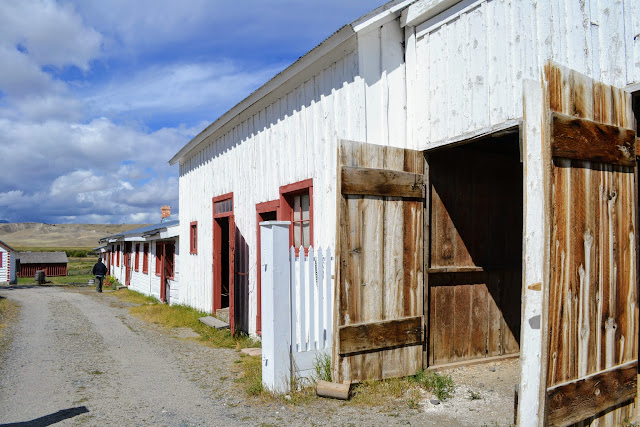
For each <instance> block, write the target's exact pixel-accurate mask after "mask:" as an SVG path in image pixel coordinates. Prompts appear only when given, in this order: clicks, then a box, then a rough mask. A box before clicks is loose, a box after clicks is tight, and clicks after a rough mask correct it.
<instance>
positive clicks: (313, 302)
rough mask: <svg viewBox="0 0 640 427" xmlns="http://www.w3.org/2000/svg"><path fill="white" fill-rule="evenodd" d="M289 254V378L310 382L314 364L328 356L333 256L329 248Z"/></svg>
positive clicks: (331, 315) (293, 251) (330, 330)
mask: <svg viewBox="0 0 640 427" xmlns="http://www.w3.org/2000/svg"><path fill="white" fill-rule="evenodd" d="M299 254H300V256H296V254H295V249H294V248H293V247H291V248H290V250H289V264H290V268H291V273H290V278H291V279H290V286H291V287H290V293H289V295H290V300H291V357H292V360H293V366H292V374H294V375H297V376H298V377H299V378H312V377H313V374H314V373H315V364H316V361H317V360H319V359H321V358H322V357H324V355H325V354H329V355H330V354H331V336H332V332H333V279H332V272H333V255H332V253H331V248H327V249H324V250H323V249H318V250H314V248H313V247H310V248H309V251H308V254H306V255H305V250H304V248H300V249H299Z"/></svg>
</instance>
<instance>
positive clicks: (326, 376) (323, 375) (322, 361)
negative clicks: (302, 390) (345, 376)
mask: <svg viewBox="0 0 640 427" xmlns="http://www.w3.org/2000/svg"><path fill="white" fill-rule="evenodd" d="M313 365H314V366H313V367H314V368H315V370H316V378H317V379H318V380H322V381H328V382H331V355H330V354H323V355H320V356H316V360H315V363H314V364H313Z"/></svg>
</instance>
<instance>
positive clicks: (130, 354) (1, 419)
mask: <svg viewBox="0 0 640 427" xmlns="http://www.w3.org/2000/svg"><path fill="white" fill-rule="evenodd" d="M0 296H3V297H7V298H10V299H13V300H14V301H17V302H18V303H19V304H20V306H21V311H20V315H19V318H18V320H17V321H16V322H15V323H14V324H13V325H12V326H10V328H9V332H8V336H9V337H10V338H11V340H10V342H8V344H7V345H5V347H6V348H4V350H3V352H2V354H0V357H1V358H2V359H1V362H0V423H4V424H1V425H23V426H24V425H51V424H54V423H59V424H56V425H127V426H129V425H140V426H144V425H167V426H185V425H212V426H218V425H234V426H236V425H252V426H253V425H353V426H360V425H380V426H393V425H433V426H464V425H473V426H482V425H490V426H494V425H508V423H509V421H510V420H511V419H512V417H513V415H512V414H513V412H512V409H511V408H513V400H512V397H513V396H512V394H513V383H512V379H513V378H512V377H513V375H514V372H517V363H515V364H514V363H513V362H511V364H509V363H507V364H505V365H504V366H498V368H497V371H496V368H495V365H493V367H491V369H493V370H492V371H490V372H489V371H488V369H489V367H488V366H487V365H482V366H484V368H483V367H475V368H473V369H475V371H474V370H473V369H472V370H469V371H466V370H457V371H456V372H453V373H452V375H453V376H454V379H456V378H457V379H456V383H457V384H459V383H458V381H463V382H464V381H466V380H465V378H466V379H467V380H469V381H467V382H468V383H469V384H472V385H471V386H470V385H469V384H466V385H465V384H459V385H458V390H457V391H456V396H455V397H454V398H453V399H451V400H450V401H447V402H445V403H443V404H442V405H432V404H431V403H429V396H425V399H424V401H423V402H421V403H420V404H419V405H418V407H417V408H416V407H415V406H414V407H413V408H409V407H408V406H407V405H406V404H399V405H398V407H397V408H392V409H391V410H389V408H388V407H387V408H386V409H384V410H381V409H380V408H376V407H361V406H355V405H351V404H345V403H344V402H341V401H335V400H327V399H315V400H313V401H312V402H310V403H306V404H303V405H291V404H283V403H280V402H278V401H270V402H264V401H262V400H260V399H256V398H247V397H245V396H244V394H243V392H242V391H241V390H239V389H238V387H237V385H236V384H235V383H234V381H233V379H234V378H235V376H236V374H235V371H236V370H235V369H234V361H237V360H238V358H239V353H238V352H237V351H236V350H229V349H214V348H209V347H206V346H203V345H201V344H199V343H198V342H196V341H195V340H193V339H190V338H185V336H188V335H189V334H188V333H185V331H181V330H173V331H169V332H167V331H166V330H163V329H160V328H158V327H155V326H153V325H148V324H146V323H144V322H142V321H140V320H138V319H136V318H134V317H132V316H130V315H129V313H128V310H127V304H125V303H122V302H121V301H119V300H118V299H117V298H115V297H114V296H111V295H109V294H108V293H103V294H96V293H94V292H93V291H92V290H90V289H88V288H81V289H77V288H63V287H16V288H11V287H0ZM187 332H188V331H187ZM1 349H2V346H0V350H1ZM511 365H516V367H515V368H514V367H513V366H511ZM496 372H497V374H496ZM494 374H496V377H497V376H498V375H502V377H503V378H504V380H501V381H504V382H505V384H504V385H501V384H499V383H498V384H493V382H491V376H492V375H494ZM465 375H466V377H465ZM483 376H488V377H489V380H488V381H487V380H482V378H483ZM478 381H482V383H478ZM484 383H486V385H485V384H484ZM472 386H473V387H474V388H473V390H474V391H477V392H479V393H480V396H482V397H481V398H480V399H477V400H470V399H468V398H467V394H468V393H469V390H470V387H472ZM485 388H486V390H485ZM510 399H511V400H510ZM26 422H31V423H29V424H26Z"/></svg>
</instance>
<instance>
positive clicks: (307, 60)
mask: <svg viewBox="0 0 640 427" xmlns="http://www.w3.org/2000/svg"><path fill="white" fill-rule="evenodd" d="M355 34H356V33H355V31H354V30H353V27H352V26H351V25H350V24H347V25H345V26H344V27H342V28H340V29H339V30H338V31H336V32H335V33H333V34H332V35H331V36H330V37H329V38H328V39H326V40H325V41H323V42H322V43H320V44H319V45H318V46H316V47H315V48H314V49H312V50H311V51H309V52H307V53H306V54H305V55H304V56H302V57H300V58H299V59H298V60H297V61H296V62H294V63H293V64H291V65H290V66H289V67H287V68H285V69H284V70H283V71H281V72H280V73H278V74H276V75H275V76H274V77H273V78H271V80H269V81H267V82H266V83H265V84H264V85H262V86H261V87H260V88H258V89H257V90H256V91H254V92H253V93H252V94H251V95H249V96H248V97H246V98H245V99H244V100H242V101H240V102H239V103H238V104H236V106H235V107H233V108H232V109H230V110H229V111H227V112H226V113H224V114H223V115H222V116H220V117H219V118H218V119H217V120H216V121H214V122H213V123H211V124H210V125H209V126H207V127H206V128H205V129H204V130H203V131H202V132H200V133H199V134H198V135H196V136H195V137H194V138H193V139H192V140H191V141H189V142H188V143H187V144H186V145H185V146H184V147H182V149H181V150H180V151H178V153H176V155H174V156H173V157H172V158H171V160H169V164H170V165H174V164H176V163H177V162H178V161H180V159H182V158H183V157H185V156H187V155H188V154H189V153H190V152H191V151H192V150H193V149H194V148H196V147H197V146H198V145H199V144H200V143H202V142H203V141H204V140H206V139H207V138H208V137H209V136H211V135H213V134H214V133H216V132H218V131H219V130H220V129H222V128H224V127H225V126H229V125H232V124H233V123H234V120H233V119H237V118H238V117H239V116H240V115H241V114H242V113H244V112H245V111H247V110H249V109H250V108H251V107H252V106H254V105H256V103H258V102H259V101H260V100H262V99H265V98H266V97H268V96H269V95H270V94H272V93H274V92H275V91H277V90H278V89H280V88H282V87H285V86H288V84H291V83H292V82H294V81H295V82H297V81H298V80H299V79H298V78H295V77H301V76H302V75H304V73H303V72H304V71H306V70H308V69H310V68H311V67H312V66H313V65H316V64H321V63H324V62H325V61H321V60H322V59H325V60H329V59H330V61H329V62H328V63H327V66H328V65H330V64H331V63H333V62H335V60H334V58H335V57H336V56H337V55H336V52H337V48H339V47H340V46H341V45H343V44H345V43H347V42H348V41H349V40H350V39H351V38H352V37H353V36H355ZM355 46H356V44H355V40H353V46H352V49H349V48H348V46H347V49H346V51H344V52H342V51H341V52H342V53H343V54H342V55H340V57H342V56H344V55H345V54H347V53H349V52H350V51H351V50H353V49H354V48H355ZM303 82H304V80H303Z"/></svg>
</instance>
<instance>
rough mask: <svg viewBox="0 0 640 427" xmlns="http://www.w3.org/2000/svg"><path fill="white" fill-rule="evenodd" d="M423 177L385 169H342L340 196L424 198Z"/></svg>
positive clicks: (350, 167) (344, 167) (346, 167)
mask: <svg viewBox="0 0 640 427" xmlns="http://www.w3.org/2000/svg"><path fill="white" fill-rule="evenodd" d="M424 191H425V189H424V175H421V174H415V173H410V172H402V171H393V170H387V169H373V168H359V167H353V166H343V167H342V194H358V195H363V196H384V197H407V198H415V199H422V198H424Z"/></svg>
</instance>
